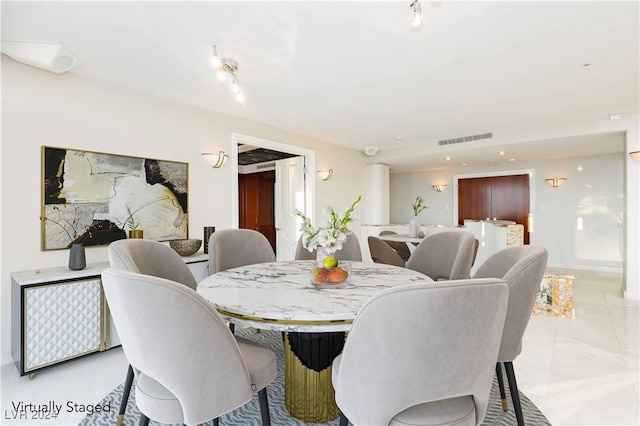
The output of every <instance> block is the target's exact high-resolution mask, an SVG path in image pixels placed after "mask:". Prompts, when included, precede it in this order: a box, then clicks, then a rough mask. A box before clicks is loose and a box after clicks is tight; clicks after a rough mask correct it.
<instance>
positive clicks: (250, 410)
mask: <svg viewBox="0 0 640 426" xmlns="http://www.w3.org/2000/svg"><path fill="white" fill-rule="evenodd" d="M237 334H238V335H239V336H242V337H245V338H247V339H251V340H254V341H256V342H258V343H261V344H263V345H265V346H267V347H269V348H271V349H272V350H273V351H274V352H275V353H276V354H277V356H278V376H277V377H276V379H275V381H274V382H273V383H272V384H270V385H269V387H268V388H267V393H268V396H269V411H270V413H271V424H272V425H274V426H303V425H306V426H312V425H326V426H338V423H339V422H338V419H336V420H333V421H331V422H328V423H307V422H302V421H299V420H297V419H295V418H293V417H291V415H289V413H288V412H287V410H286V408H285V406H284V354H283V350H282V336H281V333H280V332H275V331H261V332H260V333H257V332H256V330H254V329H251V328H249V329H244V330H241V331H239V332H238V333H237ZM125 374H126V371H123V372H122V376H123V378H124V376H125ZM505 385H506V383H505ZM123 387H124V384H121V385H120V386H118V387H117V388H116V389H114V390H113V391H112V392H111V393H109V394H108V395H107V396H106V397H105V398H103V399H102V401H100V402H99V404H100V405H107V404H109V403H110V407H111V411H109V412H102V413H94V414H93V415H90V416H86V417H85V418H84V419H83V420H82V421H81V422H80V423H79V425H81V426H94V425H105V426H106V425H109V426H111V425H114V424H115V423H116V417H117V415H118V408H119V407H120V400H121V398H122V389H123ZM508 392H509V390H508V388H507V395H508ZM134 394H135V389H132V391H131V395H130V397H129V404H128V405H127V411H126V413H125V417H124V425H125V426H134V425H137V424H138V419H139V416H140V411H139V410H138V408H137V407H136V404H135V395H134ZM508 401H509V411H508V412H506V413H505V412H503V411H502V404H501V401H500V394H499V392H498V384H497V381H495V380H494V383H493V388H492V389H491V399H490V401H489V409H488V411H487V415H486V417H485V419H484V421H483V423H482V424H483V425H504V426H512V425H515V424H516V418H515V414H514V412H513V409H512V408H511V397H508ZM520 401H521V404H522V412H523V415H524V420H525V424H528V425H536V426H538V425H550V424H551V423H549V421H548V420H547V418H546V417H545V416H544V415H543V414H542V413H541V412H540V410H538V408H537V407H536V406H535V405H534V404H533V403H532V402H531V401H530V400H529V399H528V398H527V397H526V396H524V395H523V394H522V392H520ZM149 424H150V425H158V424H159V423H156V422H154V421H151V422H150V423H149ZM212 425H213V422H207V423H205V425H204V426H212ZM220 425H224V426H253V425H255V426H261V425H262V421H261V420H260V406H259V404H258V396H257V394H256V395H255V396H254V398H253V399H252V400H251V401H250V402H249V403H248V404H246V405H244V406H243V407H240V408H238V409H236V410H234V411H233V412H231V413H228V414H226V415H224V416H222V417H221V418H220Z"/></svg>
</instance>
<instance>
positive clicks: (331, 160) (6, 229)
mask: <svg viewBox="0 0 640 426" xmlns="http://www.w3.org/2000/svg"><path fill="white" fill-rule="evenodd" d="M247 107H248V108H250V101H248V105H247ZM233 132H236V133H242V134H246V135H252V136H256V137H260V138H264V139H269V140H272V141H277V142H281V143H284V144H289V145H295V146H300V147H304V148H308V149H312V150H315V151H316V161H317V164H318V166H319V167H324V166H327V167H331V168H332V169H333V170H334V175H333V177H332V178H331V180H330V181H328V182H320V183H318V184H317V185H316V192H317V198H316V204H315V205H316V216H317V215H318V211H319V210H321V208H322V207H324V206H325V205H326V204H327V203H329V202H331V203H333V205H334V207H335V208H337V209H342V208H344V207H346V206H347V205H348V204H350V203H351V202H352V201H353V199H355V198H356V197H357V196H358V195H359V194H364V191H365V183H364V176H365V165H364V156H363V155H362V153H360V152H358V151H354V150H350V149H346V148H342V147H339V146H336V145H331V144H327V143H324V142H322V141H319V140H315V139H312V138H309V137H306V136H303V135H298V134H294V133H291V132H287V131H283V130H280V129H276V128H273V127H270V126H266V125H263V124H260V123H256V122H251V121H248V120H243V119H240V118H236V117H230V116H225V115H221V114H215V113H212V112H208V111H204V110H201V109H198V108H194V107H190V106H186V105H182V104H178V103H174V102H170V101H167V100H163V99H160V98H156V97H153V96H148V95H145V94H141V93H138V92H133V91H129V90H126V89H122V88H118V87H114V86H109V85H106V84H103V83H100V82H96V81H89V80H86V79H84V78H82V77H79V76H77V75H74V74H72V73H70V74H62V75H56V74H52V73H48V72H46V71H42V70H39V69H36V68H32V67H29V66H26V65H22V64H18V63H16V62H14V61H13V60H11V59H8V58H7V57H5V56H3V57H2V157H1V165H2V168H1V173H0V174H1V185H2V187H1V188H2V206H1V209H0V211H1V223H2V226H1V228H0V230H1V232H2V234H1V239H2V251H1V255H2V263H1V265H2V266H1V268H2V269H1V271H0V274H1V285H2V289H1V296H2V297H1V299H2V301H1V303H2V305H1V309H2V314H1V315H2V316H1V320H2V329H1V333H2V340H1V343H2V363H3V364H4V363H7V362H10V359H9V356H10V330H11V328H10V327H11V326H12V325H11V324H10V311H11V309H10V283H11V280H10V275H9V274H10V272H12V271H20V270H29V269H36V268H46V267H53V266H63V265H66V264H67V262H68V255H69V253H68V250H58V251H46V252H42V251H40V222H39V219H38V217H39V215H40V197H41V184H40V179H41V165H40V149H41V146H42V145H48V146H59V147H65V148H75V149H84V150H90V151H100V152H107V153H114V154H124V155H132V156H141V157H150V158H158V159H166V160H174V161H184V162H188V163H189V234H190V236H192V237H194V238H202V232H203V226H205V225H211V226H216V227H217V229H224V228H229V227H231V223H232V217H231V210H230V207H229V206H230V205H231V194H232V192H231V185H232V178H233V176H232V172H231V167H229V164H227V165H226V166H225V167H223V168H221V169H212V168H211V167H209V166H208V165H207V164H206V163H205V162H204V160H203V159H202V158H201V155H200V154H201V153H202V152H206V151H214V152H216V151H218V150H224V151H226V152H230V151H231V144H232V139H231V134H232V133H233ZM313 175H315V173H313ZM86 255H87V262H103V261H106V260H107V251H106V248H104V247H90V248H87V251H86Z"/></svg>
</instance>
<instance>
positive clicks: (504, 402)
mask: <svg viewBox="0 0 640 426" xmlns="http://www.w3.org/2000/svg"><path fill="white" fill-rule="evenodd" d="M496 376H497V377H498V387H499V388H500V399H502V411H504V412H505V413H506V412H507V411H509V405H508V404H507V395H506V394H505V392H504V379H503V378H502V365H500V363H499V362H497V363H496Z"/></svg>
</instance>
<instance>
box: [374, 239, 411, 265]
mask: <svg viewBox="0 0 640 426" xmlns="http://www.w3.org/2000/svg"><path fill="white" fill-rule="evenodd" d="M367 243H368V244H369V252H370V253H371V259H373V261H374V262H375V263H384V264H387V265H395V266H400V267H403V268H404V265H405V262H404V260H402V258H401V257H400V255H398V253H397V252H396V251H395V250H394V249H393V248H392V247H391V246H390V245H389V244H387V243H386V242H385V241H383V240H381V239H380V238H378V237H374V236H373V235H370V236H369V237H367Z"/></svg>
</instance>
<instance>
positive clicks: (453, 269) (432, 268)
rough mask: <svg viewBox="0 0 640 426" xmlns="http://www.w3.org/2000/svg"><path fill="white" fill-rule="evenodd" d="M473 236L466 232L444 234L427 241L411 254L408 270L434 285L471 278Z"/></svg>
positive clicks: (429, 237)
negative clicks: (419, 273)
mask: <svg viewBox="0 0 640 426" xmlns="http://www.w3.org/2000/svg"><path fill="white" fill-rule="evenodd" d="M475 239H476V238H475V236H474V235H473V234H472V233H471V232H467V231H446V232H438V233H436V234H433V235H430V236H428V237H426V238H425V239H424V240H422V242H421V243H420V244H418V246H417V247H416V249H415V250H414V251H413V253H411V256H410V257H409V260H408V261H407V268H409V269H413V270H414V271H418V272H422V273H423V274H425V275H427V276H429V277H430V278H431V279H433V280H434V281H438V280H463V279H468V278H469V277H470V276H471V264H472V263H473V258H474V249H475Z"/></svg>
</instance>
